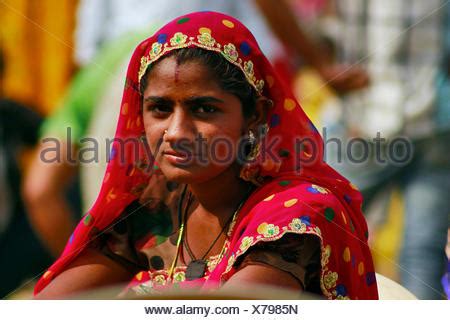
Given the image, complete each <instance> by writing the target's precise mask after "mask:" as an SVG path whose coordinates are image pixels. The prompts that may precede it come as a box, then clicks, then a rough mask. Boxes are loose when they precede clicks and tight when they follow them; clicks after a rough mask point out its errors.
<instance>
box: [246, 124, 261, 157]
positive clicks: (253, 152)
mask: <svg viewBox="0 0 450 320" xmlns="http://www.w3.org/2000/svg"><path fill="white" fill-rule="evenodd" d="M248 143H249V144H250V152H249V153H248V155H247V157H246V160H247V161H253V160H255V159H256V157H257V156H258V153H259V144H258V143H257V141H256V136H255V134H254V133H253V131H252V130H248Z"/></svg>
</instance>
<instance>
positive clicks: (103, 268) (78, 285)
mask: <svg viewBox="0 0 450 320" xmlns="http://www.w3.org/2000/svg"><path fill="white" fill-rule="evenodd" d="M132 277H133V275H132V274H131V273H130V272H129V271H128V270H126V269H125V268H124V267H123V266H121V265H120V264H118V263H117V262H115V261H113V260H111V259H110V258H108V257H106V256H104V255H103V254H101V253H100V252H98V251H96V250H94V249H91V248H88V249H86V250H84V252H83V253H81V254H80V256H78V257H77V258H76V259H75V260H74V261H73V262H72V263H70V264H69V266H68V267H67V269H66V270H65V271H64V272H63V273H61V274H60V275H58V276H57V277H56V278H55V279H54V280H53V281H52V282H50V284H49V285H48V286H47V287H45V288H44V289H43V290H42V291H41V292H39V294H37V295H36V296H35V299H60V298H64V297H66V296H69V295H72V294H75V293H79V292H82V291H86V290H89V289H94V288H98V287H102V286H108V285H113V284H117V283H122V282H126V281H129V280H130V279H131V278H132Z"/></svg>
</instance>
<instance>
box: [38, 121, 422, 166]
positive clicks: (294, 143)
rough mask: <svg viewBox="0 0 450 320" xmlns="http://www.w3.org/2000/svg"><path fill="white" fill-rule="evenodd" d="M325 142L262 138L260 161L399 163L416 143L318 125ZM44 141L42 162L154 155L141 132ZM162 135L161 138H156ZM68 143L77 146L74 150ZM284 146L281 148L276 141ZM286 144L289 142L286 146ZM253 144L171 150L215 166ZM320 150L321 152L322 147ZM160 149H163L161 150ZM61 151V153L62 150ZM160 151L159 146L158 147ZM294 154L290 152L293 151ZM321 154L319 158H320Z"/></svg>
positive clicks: (225, 142)
mask: <svg viewBox="0 0 450 320" xmlns="http://www.w3.org/2000/svg"><path fill="white" fill-rule="evenodd" d="M322 138H323V145H322V146H319V145H317V142H315V140H314V139H312V138H310V137H292V138H291V141H285V140H283V139H282V138H281V137H278V136H271V137H270V138H268V137H264V138H263V139H261V140H260V141H259V143H258V144H259V152H260V154H261V156H262V157H263V159H262V161H266V160H269V161H272V162H273V163H275V164H276V163H281V162H282V161H283V159H284V158H288V157H294V161H293V163H295V166H296V169H298V168H299V167H301V166H302V165H306V166H307V165H309V164H312V163H315V162H317V161H318V160H321V161H325V162H328V161H329V160H330V161H332V162H333V163H343V162H345V163H347V164H350V165H352V164H353V165H361V164H365V163H368V162H371V163H376V164H378V165H387V164H391V165H396V166H403V165H406V164H408V163H409V162H410V161H411V159H412V158H413V153H414V146H413V143H412V142H411V141H410V140H409V139H408V138H407V137H402V136H399V137H395V138H391V139H386V138H384V137H383V136H382V135H381V133H379V132H378V133H377V135H376V136H375V137H373V138H371V139H367V138H366V139H363V138H361V137H352V138H346V139H343V138H339V137H335V136H333V137H328V132H327V129H326V128H322ZM42 142H43V143H44V144H45V148H43V149H42V150H41V152H40V155H39V156H40V159H41V161H42V162H44V163H55V162H63V161H65V162H67V163H69V164H72V165H76V164H78V163H82V164H90V163H99V162H100V154H106V161H107V162H109V161H111V160H112V159H116V158H118V161H121V162H122V163H128V162H129V159H127V155H128V156H129V155H132V156H133V158H134V159H135V160H137V159H139V158H142V153H144V154H145V156H146V157H147V159H153V158H155V157H156V156H157V154H152V152H151V150H150V147H149V146H148V144H147V142H146V139H145V138H143V137H128V138H111V139H110V138H106V139H105V140H104V141H99V140H98V139H95V138H93V137H84V138H81V139H79V140H78V141H73V139H72V129H71V128H70V127H68V128H67V130H66V137H65V140H64V141H62V140H61V139H57V138H54V137H47V138H44V139H42ZM161 142H162V140H160V143H161ZM63 143H65V144H66V145H67V146H73V145H77V146H79V147H78V149H77V151H76V152H75V151H73V149H72V148H71V147H68V148H62V144H63ZM281 145H283V147H282V148H281V147H280V146H281ZM289 146H290V147H289ZM251 148H252V145H250V143H249V141H248V138H247V137H242V139H241V140H240V141H239V142H238V143H237V144H236V143H235V142H233V141H231V140H230V139H229V138H227V137H220V136H219V137H214V138H212V139H210V140H209V141H208V139H206V138H204V137H203V136H202V135H201V134H199V135H197V136H196V137H195V139H194V140H193V141H190V140H188V139H180V140H179V141H177V143H176V145H173V146H171V149H173V150H175V151H176V153H177V154H178V155H180V156H182V157H181V159H182V160H181V161H180V164H181V165H183V164H184V165H189V164H191V163H192V162H194V161H195V163H196V164H199V165H204V166H206V165H208V164H209V163H211V162H213V163H215V164H219V165H226V164H231V163H232V162H234V161H236V160H237V161H239V162H241V163H244V162H246V161H247V162H248V161H249V160H248V153H249V150H250V149H251ZM321 150H323V152H321ZM163 151H164V150H163ZM63 152H65V154H62V153H63ZM158 152H159V151H158ZM292 153H293V154H292ZM320 158H321V159H320Z"/></svg>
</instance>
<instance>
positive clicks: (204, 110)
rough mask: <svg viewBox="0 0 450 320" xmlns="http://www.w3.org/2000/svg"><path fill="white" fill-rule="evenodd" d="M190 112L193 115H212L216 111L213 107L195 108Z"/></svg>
mask: <svg viewBox="0 0 450 320" xmlns="http://www.w3.org/2000/svg"><path fill="white" fill-rule="evenodd" d="M192 111H193V112H194V113H214V112H216V111H217V108H216V107H213V106H197V107H194V108H193V110H192Z"/></svg>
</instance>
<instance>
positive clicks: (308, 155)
mask: <svg viewBox="0 0 450 320" xmlns="http://www.w3.org/2000/svg"><path fill="white" fill-rule="evenodd" d="M303 155H304V156H305V157H307V158H311V156H312V154H311V153H308V152H306V151H303Z"/></svg>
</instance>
